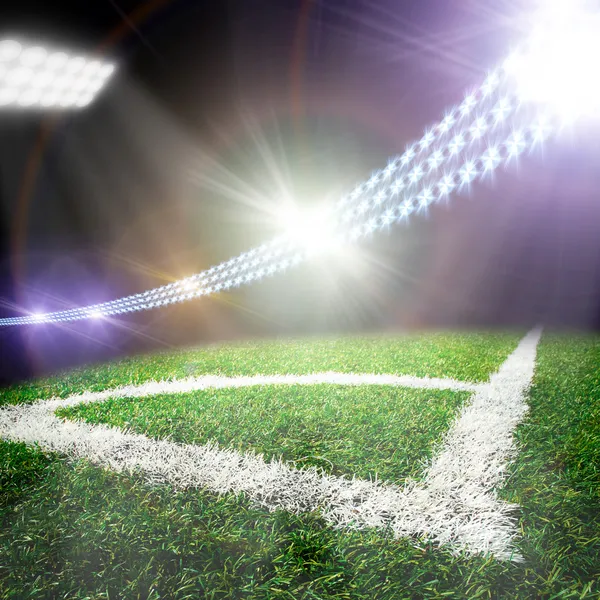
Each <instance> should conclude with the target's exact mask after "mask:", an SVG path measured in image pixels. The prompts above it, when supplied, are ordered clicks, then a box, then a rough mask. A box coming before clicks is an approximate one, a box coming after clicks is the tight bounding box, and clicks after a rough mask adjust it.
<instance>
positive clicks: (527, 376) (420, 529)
mask: <svg viewBox="0 0 600 600" xmlns="http://www.w3.org/2000/svg"><path fill="white" fill-rule="evenodd" d="M540 335H541V331H539V330H534V331H532V332H530V333H529V334H528V335H527V336H525V338H523V340H521V342H520V343H519V345H518V347H517V349H516V350H515V351H514V352H513V353H512V354H511V355H510V356H509V357H508V359H507V360H506V361H505V362H504V364H503V365H502V366H501V368H500V370H499V371H498V372H497V373H495V374H494V375H492V377H491V379H490V381H489V383H487V384H469V383H463V382H456V381H454V380H442V379H426V378H425V379H419V378H415V377H408V376H393V375H345V374H340V373H321V374H314V375H303V376H294V375H281V376H255V377H239V378H225V377H211V376H208V377H198V378H189V379H185V380H180V381H170V382H159V383H156V382H153V383H149V384H144V385H141V386H127V387H121V388H117V389H114V390H108V391H105V392H95V393H85V394H82V395H79V396H72V397H69V398H67V399H51V400H46V401H40V402H37V403H35V404H33V405H29V406H27V405H17V406H8V407H5V408H2V409H0V437H1V438H4V439H8V440H13V441H23V442H26V443H28V444H38V445H39V446H40V447H41V448H42V449H43V450H46V451H55V452H60V453H63V454H66V455H68V456H69V457H72V458H75V459H77V458H86V459H89V460H90V461H92V462H93V463H95V464H98V465H102V466H105V467H109V468H111V469H113V470H115V471H120V472H128V473H132V472H141V473H143V475H144V476H145V478H146V479H147V480H148V481H149V482H150V483H169V484H171V485H173V486H174V487H176V488H186V487H198V488H200V487H201V488H206V489H209V490H211V491H213V492H217V493H227V492H234V493H239V492H244V493H245V494H246V495H247V496H248V497H250V498H251V499H252V500H254V501H255V502H258V503H259V504H260V505H262V506H264V507H266V508H268V509H269V510H277V509H284V510H288V511H292V512H306V511H313V510H318V511H319V512H320V513H321V514H322V516H323V517H324V518H325V519H326V520H327V521H328V522H329V523H331V524H332V525H334V526H337V527H344V526H350V527H356V528H363V527H373V526H374V527H385V526H389V527H390V528H391V529H392V530H393V532H394V534H395V535H396V536H397V537H401V536H423V537H426V538H427V539H429V540H431V541H433V542H437V543H440V544H446V545H448V546H449V547H450V549H452V550H453V551H460V550H464V551H466V552H469V553H480V552H484V553H491V554H493V555H494V556H495V557H497V558H498V559H505V560H519V558H520V557H519V556H518V555H517V554H516V553H515V551H514V549H513V541H514V537H515V536H516V533H517V530H516V527H515V523H514V518H513V517H512V512H513V509H514V507H513V506H511V505H508V504H507V503H505V502H502V501H501V500H498V499H497V497H496V492H495V490H496V488H497V487H498V486H499V485H500V484H501V483H502V480H503V477H504V472H505V468H506V465H507V461H508V460H509V459H510V458H511V457H512V456H513V454H514V451H515V447H514V442H513V437H512V434H513V430H514V428H515V427H516V425H517V424H518V422H519V421H520V420H521V419H522V418H523V415H524V414H525V413H526V411H527V405H526V402H525V394H526V392H527V389H528V387H529V385H530V383H531V380H532V377H533V371H534V367H535V357H536V348H537V344H538V341H539V339H540ZM299 383H300V384H304V385H314V384H316V383H340V384H344V385H373V384H379V385H397V386H410V387H427V388H436V389H462V390H465V389H466V390H471V391H475V393H474V395H473V398H472V401H471V402H470V403H469V404H467V405H466V406H464V407H463V409H462V411H461V414H460V416H459V418H458V419H457V420H456V422H455V423H454V424H453V425H452V427H451V428H450V430H449V431H448V432H447V434H446V436H445V437H444V439H443V442H442V444H441V448H440V450H439V452H438V454H437V456H436V458H435V459H434V460H433V461H432V463H431V465H430V466H429V468H428V470H427V472H426V475H425V478H424V480H423V481H422V482H415V481H409V482H408V483H407V484H406V485H405V486H404V487H399V486H397V485H392V484H387V483H381V482H377V481H365V480H361V479H356V478H352V479H349V478H345V477H334V476H329V475H325V474H323V473H321V472H319V471H317V470H316V469H314V468H308V469H295V468H292V467H290V466H288V465H287V464H285V463H283V462H281V461H271V462H266V461H265V460H264V459H263V457H262V456H259V455H256V454H254V453H252V452H247V453H245V454H241V453H239V452H237V451H234V450H230V449H222V448H219V447H217V446H216V445H214V444H207V445H205V446H195V445H182V444H176V443H173V442H169V441H166V440H160V441H157V440H152V439H149V438H147V437H145V436H143V435H137V434H132V433H127V432H124V431H121V430H120V429H117V428H111V427H107V426H104V425H89V424H87V423H83V422H72V421H62V420H61V419H59V418H57V417H56V416H55V415H54V411H55V410H56V409H57V408H59V407H64V406H73V405H75V404H79V403H81V402H94V401H102V400H106V399H108V398H111V397H115V396H116V397H124V396H128V397H142V396H146V395H151V394H163V393H175V392H185V391H192V390H198V389H207V388H226V387H242V386H250V385H272V384H279V385H292V384H299Z"/></svg>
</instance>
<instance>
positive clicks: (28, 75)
mask: <svg viewBox="0 0 600 600" xmlns="http://www.w3.org/2000/svg"><path fill="white" fill-rule="evenodd" d="M114 72H115V65H114V64H113V63H110V62H106V61H102V60H98V59H97V58H92V57H89V58H86V57H84V56H79V55H77V56H74V55H70V54H68V53H67V52H64V51H62V50H56V49H47V48H44V47H42V46H41V45H39V44H27V43H25V42H22V41H18V40H13V39H4V40H2V39H0V108H11V107H12V108H15V107H21V108H28V109H31V108H38V109H46V108H52V109H58V110H61V109H62V110H64V109H68V108H76V109H77V108H83V107H85V106H88V105H89V104H91V103H92V102H93V101H94V100H95V99H96V98H97V97H98V95H99V94H100V93H101V92H102V90H103V89H104V88H105V87H106V85H107V83H108V81H109V80H110V78H111V76H112V75H113V73H114Z"/></svg>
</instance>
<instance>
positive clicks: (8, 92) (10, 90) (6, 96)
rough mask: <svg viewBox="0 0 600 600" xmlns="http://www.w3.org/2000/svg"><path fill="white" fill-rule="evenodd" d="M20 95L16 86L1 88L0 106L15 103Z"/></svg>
mask: <svg viewBox="0 0 600 600" xmlns="http://www.w3.org/2000/svg"><path fill="white" fill-rule="evenodd" d="M18 97H19V91H18V90H17V89H16V88H14V87H4V88H2V89H0V106H8V105H10V104H13V102H15V101H16V100H17V98H18Z"/></svg>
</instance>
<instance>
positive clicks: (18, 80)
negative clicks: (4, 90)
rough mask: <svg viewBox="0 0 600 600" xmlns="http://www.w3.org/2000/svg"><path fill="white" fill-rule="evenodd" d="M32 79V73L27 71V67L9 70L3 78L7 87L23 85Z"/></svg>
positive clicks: (29, 70)
mask: <svg viewBox="0 0 600 600" xmlns="http://www.w3.org/2000/svg"><path fill="white" fill-rule="evenodd" d="M32 78H33V71H32V70H31V69H28V68H27V67H17V68H16V69H11V70H10V71H9V72H8V73H7V74H6V76H5V77H4V80H5V81H6V84H7V85H9V86H11V87H12V86H18V85H25V84H26V83H27V82H28V81H29V80H31V79H32Z"/></svg>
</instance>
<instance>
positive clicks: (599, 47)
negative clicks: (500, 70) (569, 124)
mask: <svg viewBox="0 0 600 600" xmlns="http://www.w3.org/2000/svg"><path fill="white" fill-rule="evenodd" d="M588 4H589V3H588V2H585V1H584V0H554V1H552V0H545V1H544V2H543V4H542V5H541V7H540V9H539V10H538V11H536V12H535V13H534V16H533V22H534V27H533V31H532V33H531V35H530V36H529V39H527V40H526V42H525V44H524V45H523V47H522V48H520V49H519V50H518V51H515V52H514V53H513V54H511V55H510V56H509V57H508V59H507V60H506V62H505V64H504V68H505V70H506V71H507V72H508V73H509V74H510V75H511V76H512V77H513V78H514V81H515V84H516V90H517V92H518V96H519V98H520V99H521V100H523V101H527V102H536V103H541V104H544V105H546V106H547V107H548V108H549V109H550V110H552V111H553V112H556V113H557V114H558V115H559V116H560V117H561V118H562V119H563V120H566V121H572V120H575V119H577V118H578V117H580V116H598V115H600V79H599V78H598V76H597V72H598V68H597V60H598V56H599V55H600V12H599V11H597V10H596V11H593V10H590V9H589V7H588V6H587V5H588Z"/></svg>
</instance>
